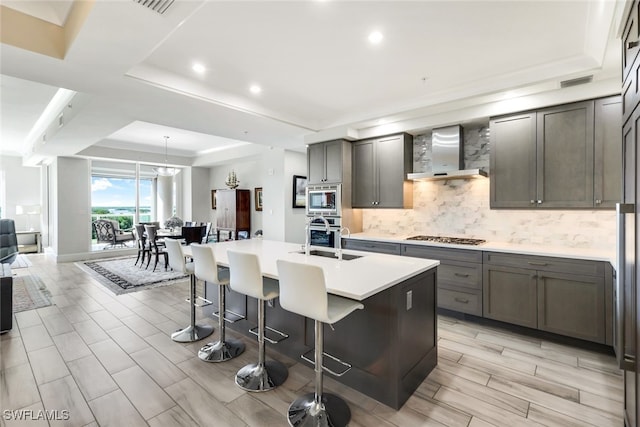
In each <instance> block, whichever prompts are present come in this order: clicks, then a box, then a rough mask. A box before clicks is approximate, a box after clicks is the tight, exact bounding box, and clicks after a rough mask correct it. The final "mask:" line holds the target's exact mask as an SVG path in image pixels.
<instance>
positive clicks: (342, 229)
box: [336, 227, 351, 261]
mask: <svg viewBox="0 0 640 427" xmlns="http://www.w3.org/2000/svg"><path fill="white" fill-rule="evenodd" d="M345 230H346V232H347V237H351V230H349V229H348V228H347V227H342V228H341V229H340V230H339V231H338V248H337V249H336V256H337V257H338V260H340V261H342V232H343V231H345Z"/></svg>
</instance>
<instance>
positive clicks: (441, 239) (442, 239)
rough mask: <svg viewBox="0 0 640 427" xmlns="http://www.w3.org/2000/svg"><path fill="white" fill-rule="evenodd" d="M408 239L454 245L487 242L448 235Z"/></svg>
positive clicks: (408, 238)
mask: <svg viewBox="0 0 640 427" xmlns="http://www.w3.org/2000/svg"><path fill="white" fill-rule="evenodd" d="M407 240H422V241H425V242H436V243H451V244H454V245H481V244H482V243H484V242H486V240H482V239H469V238H466V237H446V236H413V237H407Z"/></svg>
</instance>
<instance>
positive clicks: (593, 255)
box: [349, 233, 616, 267]
mask: <svg viewBox="0 0 640 427" xmlns="http://www.w3.org/2000/svg"><path fill="white" fill-rule="evenodd" d="M414 235H415V233H414V234H411V235H384V234H376V233H355V234H352V235H351V236H350V237H349V238H351V239H357V240H372V241H378V242H393V243H404V244H408V245H422V246H433V247H439V248H455V249H467V250H472V251H493V252H507V253H514V254H525V255H536V256H553V257H561V258H573V259H585V260H591V261H605V262H610V263H611V264H612V265H613V266H614V267H615V260H616V252H615V248H606V247H605V248H602V249H589V248H567V247H554V246H548V245H535V244H520V243H504V242H492V241H490V240H487V242H485V243H482V244H480V245H475V246H474V245H454V244H448V243H436V242H425V241H421V240H406V239H407V237H411V236H414Z"/></svg>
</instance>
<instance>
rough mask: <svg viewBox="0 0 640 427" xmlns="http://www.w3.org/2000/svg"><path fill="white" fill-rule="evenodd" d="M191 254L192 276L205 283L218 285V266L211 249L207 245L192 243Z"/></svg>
mask: <svg viewBox="0 0 640 427" xmlns="http://www.w3.org/2000/svg"><path fill="white" fill-rule="evenodd" d="M191 254H192V255H193V264H194V267H195V270H194V274H195V275H196V277H197V278H198V279H200V280H204V281H205V282H209V283H212V284H214V285H219V284H220V280H219V279H218V265H217V264H216V256H215V255H214V253H213V248H212V247H211V246H207V245H200V244H198V243H192V244H191Z"/></svg>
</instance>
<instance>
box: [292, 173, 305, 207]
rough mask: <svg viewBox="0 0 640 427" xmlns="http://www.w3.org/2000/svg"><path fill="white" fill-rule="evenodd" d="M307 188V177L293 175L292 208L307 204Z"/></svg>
mask: <svg viewBox="0 0 640 427" xmlns="http://www.w3.org/2000/svg"><path fill="white" fill-rule="evenodd" d="M306 188H307V177H306V176H300V175H293V199H292V200H293V205H292V207H293V208H302V209H304V207H305V206H307V199H306V195H305V190H306Z"/></svg>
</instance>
